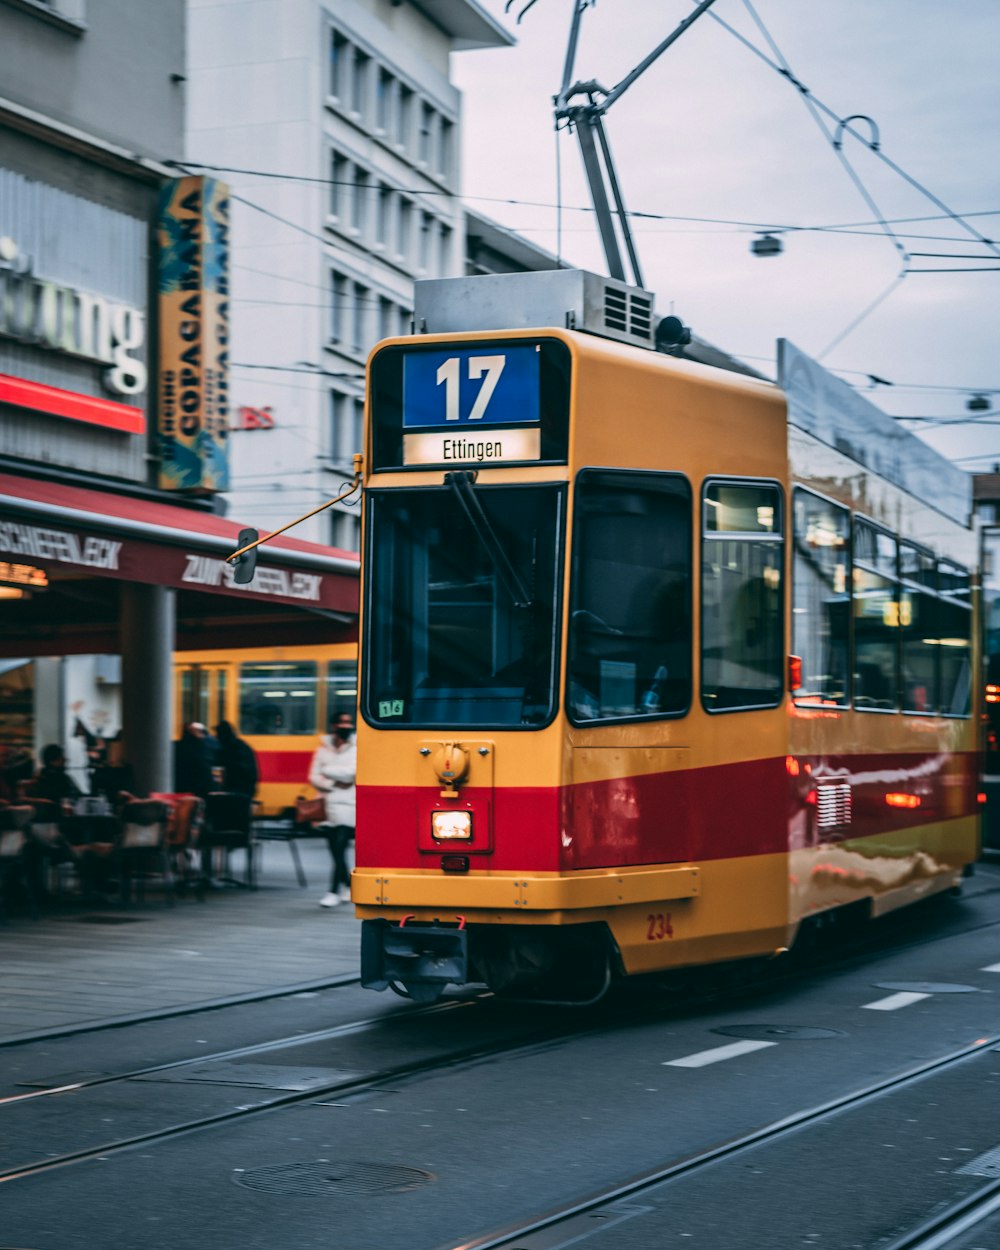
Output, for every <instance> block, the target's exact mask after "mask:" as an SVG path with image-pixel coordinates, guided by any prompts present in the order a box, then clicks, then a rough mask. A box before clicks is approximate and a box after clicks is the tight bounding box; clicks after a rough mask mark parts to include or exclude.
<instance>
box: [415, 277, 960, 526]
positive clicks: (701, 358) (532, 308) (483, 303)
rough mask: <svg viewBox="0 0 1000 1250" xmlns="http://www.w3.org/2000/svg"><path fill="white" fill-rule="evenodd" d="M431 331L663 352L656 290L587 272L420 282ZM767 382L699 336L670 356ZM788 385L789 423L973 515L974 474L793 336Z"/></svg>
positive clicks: (420, 301)
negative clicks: (556, 334) (584, 337)
mask: <svg viewBox="0 0 1000 1250" xmlns="http://www.w3.org/2000/svg"><path fill="white" fill-rule="evenodd" d="M415 286H416V289H415V296H414V324H415V325H416V327H417V331H418V333H421V334H462V333H473V332H480V331H489V330H497V331H499V330H517V329H533V328H540V327H544V326H558V327H562V328H565V329H570V330H579V331H582V332H583V333H586V334H594V335H597V336H599V337H601V338H608V339H612V340H614V341H615V342H618V343H627V344H629V345H631V346H633V347H639V348H643V349H645V350H647V351H655V350H656V326H657V322H658V320H659V318H658V317H657V316H656V313H655V311H654V308H653V305H654V300H655V297H654V294H653V292H652V291H648V290H644V289H643V288H641V287H636V286H631V285H629V284H628V283H627V282H623V281H620V280H618V279H615V278H607V277H604V276H603V275H601V274H595V273H589V272H588V271H586V270H583V269H559V270H548V271H541V272H530V273H513V274H486V275H477V276H472V277H464V278H436V279H431V280H428V281H423V282H417V283H416V284H415ZM670 354H671V355H672V356H673V357H674V358H675V359H683V360H692V361H695V362H697V363H699V364H706V365H711V366H713V367H715V368H718V369H724V370H727V371H729V372H735V373H741V374H744V375H745V376H748V377H753V378H760V379H762V380H765V381H766V380H767V379H765V378H764V375H763V374H761V373H759V372H757V370H755V369H752V368H751V367H750V366H749V365H746V364H744V363H743V362H742V361H740V360H737V359H736V358H735V357H734V356H730V355H729V354H728V353H727V352H724V351H722V350H721V349H719V348H717V347H714V346H713V345H712V344H710V343H706V342H704V340H700V339H697V338H692V340H691V342H690V343H688V344H686V345H685V346H683V347H679V348H677V349H675V350H673V351H672V352H671V353H670ZM778 385H779V386H780V388H781V389H782V390H783V391H784V393H785V395H786V398H787V402H788V422H789V424H790V425H794V426H797V427H798V428H799V429H801V430H804V431H806V433H808V434H811V435H812V436H813V437H814V438H817V439H819V441H820V442H822V443H825V444H826V445H827V446H829V447H832V448H834V449H835V450H836V451H838V452H840V453H841V454H843V455H846V456H847V457H849V458H850V459H851V460H853V461H855V462H856V463H858V464H860V465H863V466H864V467H865V468H867V469H869V470H870V471H871V472H873V473H875V474H877V475H878V476H879V477H882V478H885V479H886V480H887V481H889V482H892V483H893V484H894V485H896V486H898V487H899V488H900V489H902V490H904V491H906V492H907V494H910V495H913V496H914V497H916V498H918V499H921V500H923V501H925V502H926V503H928V504H929V505H930V506H931V507H933V508H935V509H936V510H937V511H939V512H941V513H943V514H944V515H945V516H947V517H949V518H950V519H952V520H954V521H957V522H958V523H959V524H960V525H963V526H968V525H969V524H970V518H971V516H972V477H971V475H970V474H968V473H966V472H964V471H963V470H961V469H959V468H957V467H956V466H955V465H953V464H952V463H951V461H950V460H947V459H945V457H944V456H942V455H940V454H939V453H938V452H936V451H934V449H933V448H932V447H930V446H929V445H928V444H927V443H925V442H924V441H923V440H922V439H921V438H918V437H917V436H916V435H915V434H912V433H911V432H910V431H909V430H906V429H904V428H903V427H902V426H901V425H899V424H898V423H897V421H896V420H895V419H894V418H893V417H890V416H889V415H888V414H887V413H885V412H883V411H882V410H881V409H880V408H877V407H876V406H875V405H874V404H872V403H870V402H869V401H868V400H866V399H865V398H864V397H863V396H861V395H859V394H857V392H856V391H854V390H853V389H852V388H851V387H850V386H849V385H848V384H847V383H846V382H844V381H843V380H842V379H841V378H838V377H836V376H835V375H834V374H832V373H830V372H829V371H828V370H827V369H824V368H823V366H822V365H820V364H819V363H818V362H817V361H815V360H813V359H812V358H811V357H809V356H807V355H806V354H805V352H803V351H800V350H799V348H797V347H795V345H794V344H793V343H791V342H790V341H789V340H788V339H779V340H778Z"/></svg>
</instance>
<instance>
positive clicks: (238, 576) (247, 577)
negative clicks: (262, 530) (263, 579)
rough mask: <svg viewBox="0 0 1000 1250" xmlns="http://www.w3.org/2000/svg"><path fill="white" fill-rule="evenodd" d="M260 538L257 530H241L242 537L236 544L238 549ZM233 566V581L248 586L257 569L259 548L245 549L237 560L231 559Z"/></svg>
mask: <svg viewBox="0 0 1000 1250" xmlns="http://www.w3.org/2000/svg"><path fill="white" fill-rule="evenodd" d="M258 538H260V534H259V533H258V532H257V530H240V537H239V540H238V542H237V544H236V549H237V551H238V550H239V549H240V547H245V546H246V545H247V543H255V542H256V541H257V539H258ZM230 563H231V564H232V566H233V581H234V582H236V584H237V585H238V586H248V585H249V584H250V582H252V581H253V575H254V573H255V572H256V571H257V548H256V547H254V549H253V550H252V551H244V553H243V554H242V555H241V556H237V557H236V559H235V560H231V561H230Z"/></svg>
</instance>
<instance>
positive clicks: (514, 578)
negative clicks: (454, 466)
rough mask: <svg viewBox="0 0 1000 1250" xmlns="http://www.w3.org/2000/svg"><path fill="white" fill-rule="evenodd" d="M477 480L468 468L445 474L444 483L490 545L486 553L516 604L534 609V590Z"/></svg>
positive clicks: (475, 531) (473, 527)
mask: <svg viewBox="0 0 1000 1250" xmlns="http://www.w3.org/2000/svg"><path fill="white" fill-rule="evenodd" d="M475 480H476V475H475V473H473V472H471V471H470V470H468V469H466V470H461V471H456V472H454V473H446V474H445V475H444V484H445V485H446V486H448V487H449V488H450V489H451V490H452V491H453V492H454V495H455V498H456V499H457V500H458V503H459V506H460V507H461V509H462V511H463V512H464V513H465V516H466V518H467V520H468V522H469V524H470V525H471V526H472V530H473V533H474V534H475V535H476V537H477V538H478V539H479V541H480V542H481V543H482V544H483V546H484V547H485V548H486V552H487V554H488V555H489V557H490V559H491V560H492V561H493V565H494V567H495V568H496V571H497V576H498V577H499V578H500V580H501V582H503V586H504V589H505V590H506V591H507V593H508V594H509V595H510V597H511V599H513V601H514V607H516V608H530V607H531V605H532V603H533V602H534V600H533V599H532V596H531V592H530V591H529V590H528V588H527V586H525V584H524V582H523V580H522V578H521V575H520V573H518V571H517V569H516V568H515V567H514V565H513V562H512V561H511V558H510V556H508V554H507V552H506V551H505V550H504V547H503V544H502V543H501V541H500V539H499V537H498V536H497V532H496V530H495V529H494V528H493V525H492V523H491V521H490V519H489V517H488V516H487V515H486V513H485V512H484V510H483V505H482V504H481V503H480V502H479V500H478V499H477V498H476V492H475V491H474V490H473V488H472V484H473V482H474V481H475Z"/></svg>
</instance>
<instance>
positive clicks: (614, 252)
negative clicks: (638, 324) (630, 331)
mask: <svg viewBox="0 0 1000 1250" xmlns="http://www.w3.org/2000/svg"><path fill="white" fill-rule="evenodd" d="M590 2H591V0H573V18H572V21H571V23H570V32H569V44H568V47H567V49H566V61H565V65H564V67H563V79H562V86H561V88H560V91H559V94H558V95H557V96H556V97H555V106H556V108H555V113H556V125H557V126H558V124H559V122H560V121H561V120H565V121H566V122H567V123H569V125H571V126H575V127H576V132H577V138H578V139H579V141H580V153H581V155H582V157H583V166H584V170H585V172H586V175H587V182H588V183H589V184H590V198H591V200H592V202H593V205H594V215H595V216H596V218H597V228H598V230H599V231H600V235H601V242H602V244H603V246H604V255H605V258H606V259H607V263H608V272H609V273H610V275H611V277H612V278H617V279H618V280H619V281H622V282H624V281H625V266H624V264H623V263H622V257H621V251H620V249H619V247H618V235H617V232H616V230H615V221H614V214H613V213H612V211H611V205H610V203H609V201H608V193H607V189H606V185H605V180H606V181H607V184H608V185H610V188H611V195H612V197H613V199H614V202H615V209H616V212H617V215H618V225H619V228H620V230H621V234H622V239H623V241H624V243H625V248H626V251H627V252H628V258H629V263H630V264H631V266H632V274H633V279H634V281H635V285H636V286H642V285H643V281H642V271H641V270H640V268H639V258H638V255H637V253H636V249H635V244H634V241H633V239H632V231H631V229H630V228H629V223H628V213H627V212H626V210H625V203H624V200H623V198H622V193H621V188H620V187H619V184H618V177H617V174H616V173H615V165H614V161H613V160H612V157H611V148H610V146H609V144H608V138H607V135H606V133H605V130H604V123H603V121H602V118H603V116H604V114H605V113H606V112H607V111H608V109H609V108H610V107H611V105H612V104H614V102H615V101H616V100H618V99H620V98H621V96H622V95H624V93H625V92H626V91H627V90H628V89H629V87H631V85H632V84H633V83H634V82H635V80H636V79H637V78H638V77H639V76H640V75H641V74H643V73H645V71H646V70H647V69H649V67H650V65H652V64H653V62H654V61H655V60H656V59H657V58H658V57H660V56H662V55H663V53H664V52H666V50H667V49H668V48H669V47H670V46H671V44H673V43H676V41H677V40H678V39H679V38H680V37H681V35H683V34H684V32H685V31H686V30H687V29H688V27H689V26H691V25H692V23H694V22H696V21H697V20H698V18H699V17H701V15H702V14H703V13H704V12H705V11H706V10H707V9H709V8H711V6H712V5H713V4H714V3H715V0H702V2H701V4H699V5H698V6H697V8H696V9H695V10H694V12H693V13H691V14H690V15H689V16H688V17H686V18H685V19H684V20H683V21H682V22H681V23H680V25H679V26H678V27H677V28H676V29H675V30H673V31H672V32H671V33H670V34H669V35H668V36H667V37H666V39H664V40H663V42H662V43H660V44H659V45H658V46H657V47H656V48H654V49H653V51H652V52H650V54H649V55H648V56H647V57H646V58H645V59H644V60H643V61H641V62H640V63H639V64H638V65H637V66H636V67H635V69H634V70H632V72H631V73H630V74H627V75H626V76H625V77H624V78H623V79H622V80H621V82H620V83H618V85H617V86H616V87H614V88H612V90H611V91H606V90H605V89H604V88H603V87H601V86H600V85H599V84H598V83H596V82H589V83H583V82H577V83H574V84H573V86H570V79H571V78H572V76H573V64H574V61H575V60H576V48H577V42H578V40H579V36H580V19H581V17H582V16H583V12H584V10H585V9H586V8H587V7H588V4H589V3H590ZM598 91H599V92H600V93H601V94H602V95H603V97H604V98H603V99H602V100H601V101H600V103H598V102H597V100H596V99H595V93H596V92H598ZM575 95H586V96H587V97H588V100H589V103H587V104H577V105H572V104H570V102H569V101H570V100H571V99H572V97H573V96H575ZM598 145H600V155H598V150H597V149H598ZM602 158H603V161H604V165H603V168H602V165H601V160H602Z"/></svg>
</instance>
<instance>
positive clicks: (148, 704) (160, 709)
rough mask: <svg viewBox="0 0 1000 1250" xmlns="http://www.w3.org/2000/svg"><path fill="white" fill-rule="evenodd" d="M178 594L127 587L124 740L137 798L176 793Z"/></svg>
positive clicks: (123, 593)
mask: <svg viewBox="0 0 1000 1250" xmlns="http://www.w3.org/2000/svg"><path fill="white" fill-rule="evenodd" d="M174 610H175V603H174V592H173V591H172V590H168V589H167V588H166V587H164V586H140V585H136V584H134V583H132V582H123V583H122V584H121V616H120V628H121V652H122V740H123V747H124V751H123V754H124V757H125V759H126V760H127V761H128V763H130V764H131V765H132V768H133V770H134V773H135V782H134V784H135V792H136V794H139V795H143V794H149V793H150V792H151V791H156V790H159V791H167V792H169V791H171V790H173V759H172V754H171V752H172V747H171V737H170V731H171V724H170V720H171V710H172V708H171V670H172V664H173V651H174Z"/></svg>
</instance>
